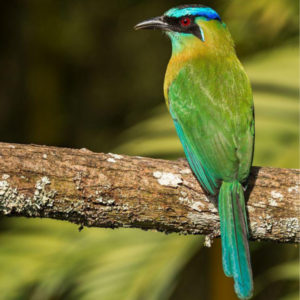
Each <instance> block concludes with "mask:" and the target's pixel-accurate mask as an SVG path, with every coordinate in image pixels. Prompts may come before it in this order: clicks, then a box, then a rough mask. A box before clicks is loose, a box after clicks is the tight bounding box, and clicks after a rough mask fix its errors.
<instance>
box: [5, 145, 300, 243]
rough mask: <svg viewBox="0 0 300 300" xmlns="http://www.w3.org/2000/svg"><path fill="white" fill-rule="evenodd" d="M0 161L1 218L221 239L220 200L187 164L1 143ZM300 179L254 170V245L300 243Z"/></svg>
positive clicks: (290, 173)
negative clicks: (267, 242)
mask: <svg viewBox="0 0 300 300" xmlns="http://www.w3.org/2000/svg"><path fill="white" fill-rule="evenodd" d="M0 161H1V164H0V180H1V181H0V215H6V216H10V217H21V216H24V217H40V218H51V219H57V220H66V221H69V222H72V223H76V224H78V225H80V226H87V227H105V228H119V227H126V228H141V229H144V230H147V229H152V230H158V231H163V232H166V233H171V232H178V233H182V234H205V235H208V239H207V242H208V243H209V241H210V238H212V237H217V236H219V234H220V224H219V215H218V212H217V209H216V198H215V197H212V196H209V195H206V194H205V193H204V192H203V190H202V188H201V186H200V185H199V184H198V182H197V180H196V178H195V177H194V176H193V174H192V173H191V171H190V168H189V166H188V164H187V162H186V160H184V159H180V160H177V161H167V160H159V159H151V158H143V157H129V156H123V155H122V156H120V155H115V154H103V153H93V152H91V151H89V150H86V149H81V150H73V149H62V148H55V147H45V146H36V145H16V144H14V145H11V144H4V143H0ZM298 178H299V170H291V169H276V168H259V167H253V168H252V170H251V176H250V181H249V188H248V191H247V193H246V194H247V196H246V197H247V198H249V200H248V202H247V211H248V217H249V220H248V223H249V225H250V238H251V239H252V240H265V241H274V242H287V243H295V242H299V238H300V234H299V205H300V202H299V187H298V186H299V185H298V183H299V180H298ZM249 194H250V197H249Z"/></svg>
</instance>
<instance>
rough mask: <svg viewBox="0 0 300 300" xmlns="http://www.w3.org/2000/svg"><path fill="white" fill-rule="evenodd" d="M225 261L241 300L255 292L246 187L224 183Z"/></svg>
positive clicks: (223, 254) (227, 274) (224, 263)
mask: <svg viewBox="0 0 300 300" xmlns="http://www.w3.org/2000/svg"><path fill="white" fill-rule="evenodd" d="M219 212H220V219H221V240H222V259H223V269H224V272H225V275H226V276H228V277H233V278H234V282H235V284H234V289H235V292H236V294H237V295H238V297H239V298H240V299H249V298H251V296H252V292H253V279H252V269H251V262H250V253H249V245H248V229H247V228H248V226H247V218H246V210H245V198H244V191H243V187H242V185H241V184H240V183H239V182H238V181H237V180H235V181H234V182H230V183H228V182H223V183H222V186H221V189H220V193H219Z"/></svg>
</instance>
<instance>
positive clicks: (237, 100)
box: [135, 5, 254, 299]
mask: <svg viewBox="0 0 300 300" xmlns="http://www.w3.org/2000/svg"><path fill="white" fill-rule="evenodd" d="M135 29H160V30H163V31H164V32H166V34H167V35H168V36H169V37H170V39H171V42H172V57H171V59H170V62H169V65H168V68H167V72H166V77H165V84H164V95H165V99H166V104H167V106H168V109H169V111H170V113H171V116H172V118H173V120H174V123H175V128H176V131H177V134H178V136H179V139H180V141H181V143H182V146H183V149H184V152H185V154H186V156H187V159H188V162H189V164H190V166H191V168H192V170H193V172H194V174H195V175H196V177H197V178H198V180H199V182H200V183H201V185H202V186H203V188H204V189H205V190H206V191H207V192H209V193H211V194H212V195H219V196H218V209H219V214H220V220H221V240H222V260H223V269H224V272H225V274H226V275H227V276H229V277H233V278H234V281H235V285H234V287H235V291H236V294H237V295H238V297H239V298H240V299H249V298H250V297H251V296H252V292H253V280H252V270H251V262H250V254H249V245H248V226H247V217H246V208H245V197H244V191H245V190H246V188H247V181H248V177H249V172H250V167H251V164H252V160H253V149H254V108H253V99H252V90H251V85H250V82H249V79H248V77H247V75H246V74H245V71H244V69H243V67H242V65H241V63H240V61H239V60H238V58H237V56H236V53H235V49H234V42H233V40H232V38H231V35H230V33H229V30H228V28H227V27H226V25H225V24H224V23H223V22H222V20H221V18H220V17H219V15H218V14H217V13H216V12H215V11H214V10H213V9H211V8H209V7H205V6H202V5H183V6H179V7H175V8H172V9H170V10H169V11H167V12H166V13H165V14H164V15H163V16H160V17H157V18H152V19H149V20H147V21H144V22H141V23H139V24H137V25H136V26H135Z"/></svg>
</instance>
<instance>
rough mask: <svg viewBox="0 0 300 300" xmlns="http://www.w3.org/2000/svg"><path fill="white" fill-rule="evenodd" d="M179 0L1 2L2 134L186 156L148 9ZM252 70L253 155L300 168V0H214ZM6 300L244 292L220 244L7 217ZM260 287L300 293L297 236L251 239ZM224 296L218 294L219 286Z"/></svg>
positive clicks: (271, 294)
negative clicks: (288, 240) (140, 27)
mask: <svg viewBox="0 0 300 300" xmlns="http://www.w3.org/2000/svg"><path fill="white" fill-rule="evenodd" d="M179 4H183V3H182V2H181V1H177V0H176V1H175V0H174V1H171V0H167V1H164V2H162V1H158V0H152V1H146V0H140V1H138V0H123V1H113V2H112V1H110V2H108V1H103V0H97V1H95V0H85V1H80V0H72V1H70V0H64V1H58V0H44V1H37V0H29V1H26V2H25V1H6V2H3V3H1V9H0V14H1V17H0V32H1V34H0V42H1V45H2V47H1V48H0V72H1V76H0V103H1V110H0V136H1V141H7V142H18V143H20V142H21V143H36V144H47V145H55V146H67V147H77V148H82V147H86V148H89V149H91V150H93V151H103V152H106V151H115V152H117V153H123V154H129V155H147V156H151V157H163V158H169V159H175V158H177V157H182V156H183V152H182V148H181V145H180V143H179V141H178V138H177V137H176V133H175V130H174V127H173V124H172V121H171V118H170V117H169V115H168V113H167V110H166V108H165V106H164V104H163V94H162V84H163V79H164V72H165V67H166V64H167V62H168V59H169V56H170V45H169V42H168V41H166V39H165V38H164V37H163V38H162V36H163V35H162V34H161V33H153V32H148V33H147V32H143V33H141V32H134V30H133V29H132V27H133V26H134V25H135V24H136V23H137V22H139V21H141V20H143V19H146V18H149V17H151V16H157V15H160V14H162V13H163V12H164V11H166V10H167V9H169V8H170V7H173V6H176V5H179ZM202 4H206V5H209V6H211V7H213V8H215V9H216V10H217V11H218V12H219V13H220V15H221V16H222V18H223V20H224V21H225V22H226V24H227V25H228V27H229V29H230V31H231V33H232V35H233V38H234V40H235V42H236V47H237V53H238V55H239V57H240V58H241V60H242V62H243V64H244V66H245V69H246V71H247V73H248V74H249V76H250V79H251V82H252V84H253V90H254V101H255V107H256V137H257V138H256V151H255V159H254V164H255V165H260V166H274V167H289V168H299V149H298V136H299V128H298V121H299V120H298V111H299V103H298V96H299V89H298V82H299V72H298V65H299V49H298V27H299V26H298V25H299V20H298V12H299V3H298V1H295V0H285V1H283V0H272V1H271V0H253V1H242V0H231V1H223V0H213V1H208V0H206V1H203V2H202ZM0 221H1V223H0V224H1V231H0V266H1V271H0V279H1V280H0V290H1V293H0V299H1V300H2V299H5V300H10V299H12V300H16V299H20V300H21V299H22V300H23V299H25V300H26V299H30V300H44V299H45V300H48V299H49V300H50V299H51V300H52V299H59V300H61V299H80V300H81V299H101V300H119V299H122V300H123V299H126V300H127V299H128V300H141V299H145V300H148V299H149V300H152V299H153V300H154V299H155V300H156V299H170V300H179V299H180V300H182V299H187V300H193V299H195V300H196V299H207V300H219V299H225V300H227V299H236V297H235V295H234V292H233V284H232V281H231V279H227V278H225V276H224V274H223V271H222V266H221V252H220V243H219V241H215V243H214V244H213V247H212V248H211V249H206V248H203V247H202V245H203V237H197V236H178V235H175V234H172V235H169V236H165V235H163V234H159V233H153V232H143V231H139V230H129V229H124V230H117V231H111V230H106V229H85V230H83V232H81V233H80V234H79V233H78V232H77V229H76V227H75V226H74V225H70V224H65V223H62V222H57V221H51V220H25V219H1V220H0ZM251 250H252V251H251V252H252V264H253V270H254V275H255V296H254V298H253V299H254V300H262V299H272V300H295V299H298V296H299V286H298V277H299V276H298V271H299V259H298V249H297V248H295V247H294V246H293V245H278V244H273V243H251ZM220 295H221V296H220Z"/></svg>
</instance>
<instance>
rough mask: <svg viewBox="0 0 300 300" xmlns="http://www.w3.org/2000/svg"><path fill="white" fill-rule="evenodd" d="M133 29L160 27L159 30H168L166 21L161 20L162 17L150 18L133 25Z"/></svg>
mask: <svg viewBox="0 0 300 300" xmlns="http://www.w3.org/2000/svg"><path fill="white" fill-rule="evenodd" d="M134 29H135V30H139V29H160V30H166V31H168V30H170V27H169V25H168V23H166V22H165V21H164V20H163V17H156V18H151V19H149V20H146V21H143V22H141V23H139V24H137V25H135V26H134Z"/></svg>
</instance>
